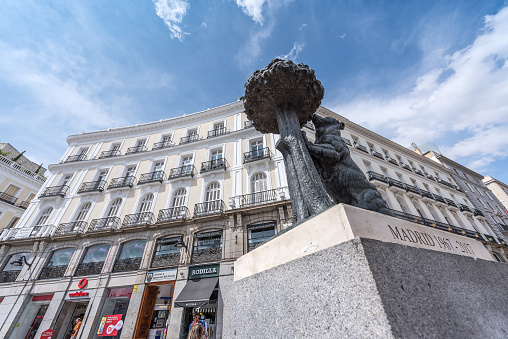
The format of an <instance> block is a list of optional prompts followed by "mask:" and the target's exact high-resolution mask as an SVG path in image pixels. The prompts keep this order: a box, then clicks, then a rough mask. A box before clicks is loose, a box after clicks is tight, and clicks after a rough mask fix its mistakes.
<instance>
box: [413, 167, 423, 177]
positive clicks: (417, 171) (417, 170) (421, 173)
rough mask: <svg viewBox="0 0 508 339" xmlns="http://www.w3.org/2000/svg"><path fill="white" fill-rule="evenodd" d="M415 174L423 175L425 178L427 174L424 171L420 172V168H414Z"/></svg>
mask: <svg viewBox="0 0 508 339" xmlns="http://www.w3.org/2000/svg"><path fill="white" fill-rule="evenodd" d="M413 172H415V173H416V174H418V175H421V176H422V177H424V176H425V173H423V171H422V170H419V169H418V168H414V167H413Z"/></svg>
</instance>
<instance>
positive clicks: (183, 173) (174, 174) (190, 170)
mask: <svg viewBox="0 0 508 339" xmlns="http://www.w3.org/2000/svg"><path fill="white" fill-rule="evenodd" d="M194 175H196V167H194V165H185V166H182V167H176V168H172V169H171V170H170V171H169V176H168V179H175V178H181V177H194Z"/></svg>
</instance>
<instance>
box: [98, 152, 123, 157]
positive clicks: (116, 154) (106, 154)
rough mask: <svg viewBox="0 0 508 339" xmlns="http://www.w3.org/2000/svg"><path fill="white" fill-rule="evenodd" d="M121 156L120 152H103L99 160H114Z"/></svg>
mask: <svg viewBox="0 0 508 339" xmlns="http://www.w3.org/2000/svg"><path fill="white" fill-rule="evenodd" d="M119 155H121V153H120V151H119V150H111V151H103V152H102V153H101V155H100V156H99V159H104V158H113V157H117V156H119Z"/></svg>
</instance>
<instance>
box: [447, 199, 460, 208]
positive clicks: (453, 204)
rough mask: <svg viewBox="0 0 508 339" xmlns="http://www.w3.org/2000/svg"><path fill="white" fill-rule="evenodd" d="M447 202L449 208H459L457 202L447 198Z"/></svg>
mask: <svg viewBox="0 0 508 339" xmlns="http://www.w3.org/2000/svg"><path fill="white" fill-rule="evenodd" d="M445 201H446V203H447V204H448V206H453V207H457V204H456V203H455V201H453V200H451V199H447V198H445Z"/></svg>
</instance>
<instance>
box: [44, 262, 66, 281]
mask: <svg viewBox="0 0 508 339" xmlns="http://www.w3.org/2000/svg"><path fill="white" fill-rule="evenodd" d="M65 271H67V265H65V266H46V267H44V268H43V269H42V271H41V274H40V275H39V280H42V279H55V278H61V277H63V276H64V274H65Z"/></svg>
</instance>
